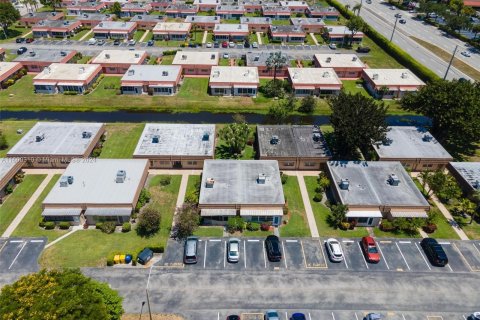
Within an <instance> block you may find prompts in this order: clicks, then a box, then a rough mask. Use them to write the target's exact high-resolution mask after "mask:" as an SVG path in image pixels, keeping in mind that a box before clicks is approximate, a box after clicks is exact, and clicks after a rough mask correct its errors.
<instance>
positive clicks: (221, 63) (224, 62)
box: [218, 58, 230, 67]
mask: <svg viewBox="0 0 480 320" xmlns="http://www.w3.org/2000/svg"><path fill="white" fill-rule="evenodd" d="M218 65H219V66H223V67H228V66H230V59H224V58H220V61H219V62H218Z"/></svg>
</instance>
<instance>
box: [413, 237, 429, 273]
mask: <svg viewBox="0 0 480 320" xmlns="http://www.w3.org/2000/svg"><path fill="white" fill-rule="evenodd" d="M415 247H417V249H418V252H419V253H420V255H421V256H422V258H423V261H425V264H426V265H427V267H428V270H432V268H430V265H429V264H428V262H427V259H425V257H424V256H423V253H422V251H420V248H419V247H418V244H417V243H416V242H415Z"/></svg>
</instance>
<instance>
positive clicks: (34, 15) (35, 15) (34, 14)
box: [22, 11, 57, 19]
mask: <svg viewBox="0 0 480 320" xmlns="http://www.w3.org/2000/svg"><path fill="white" fill-rule="evenodd" d="M56 15H57V12H53V11H52V12H50V11H44V12H29V13H27V14H24V15H23V16H22V18H42V19H47V18H49V17H55V16H56Z"/></svg>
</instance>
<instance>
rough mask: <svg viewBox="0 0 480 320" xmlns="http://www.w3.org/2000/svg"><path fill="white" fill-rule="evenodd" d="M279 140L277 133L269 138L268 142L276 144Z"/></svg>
mask: <svg viewBox="0 0 480 320" xmlns="http://www.w3.org/2000/svg"><path fill="white" fill-rule="evenodd" d="M279 141H280V139H279V138H278V136H277V135H273V136H272V137H271V138H270V144H278V142H279Z"/></svg>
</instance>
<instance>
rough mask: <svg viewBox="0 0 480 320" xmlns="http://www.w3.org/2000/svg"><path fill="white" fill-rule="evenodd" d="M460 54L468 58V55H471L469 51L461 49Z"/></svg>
mask: <svg viewBox="0 0 480 320" xmlns="http://www.w3.org/2000/svg"><path fill="white" fill-rule="evenodd" d="M460 54H461V55H462V56H465V57H467V58H469V57H471V56H472V55H471V54H470V52H468V51H462V52H461V53H460Z"/></svg>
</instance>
